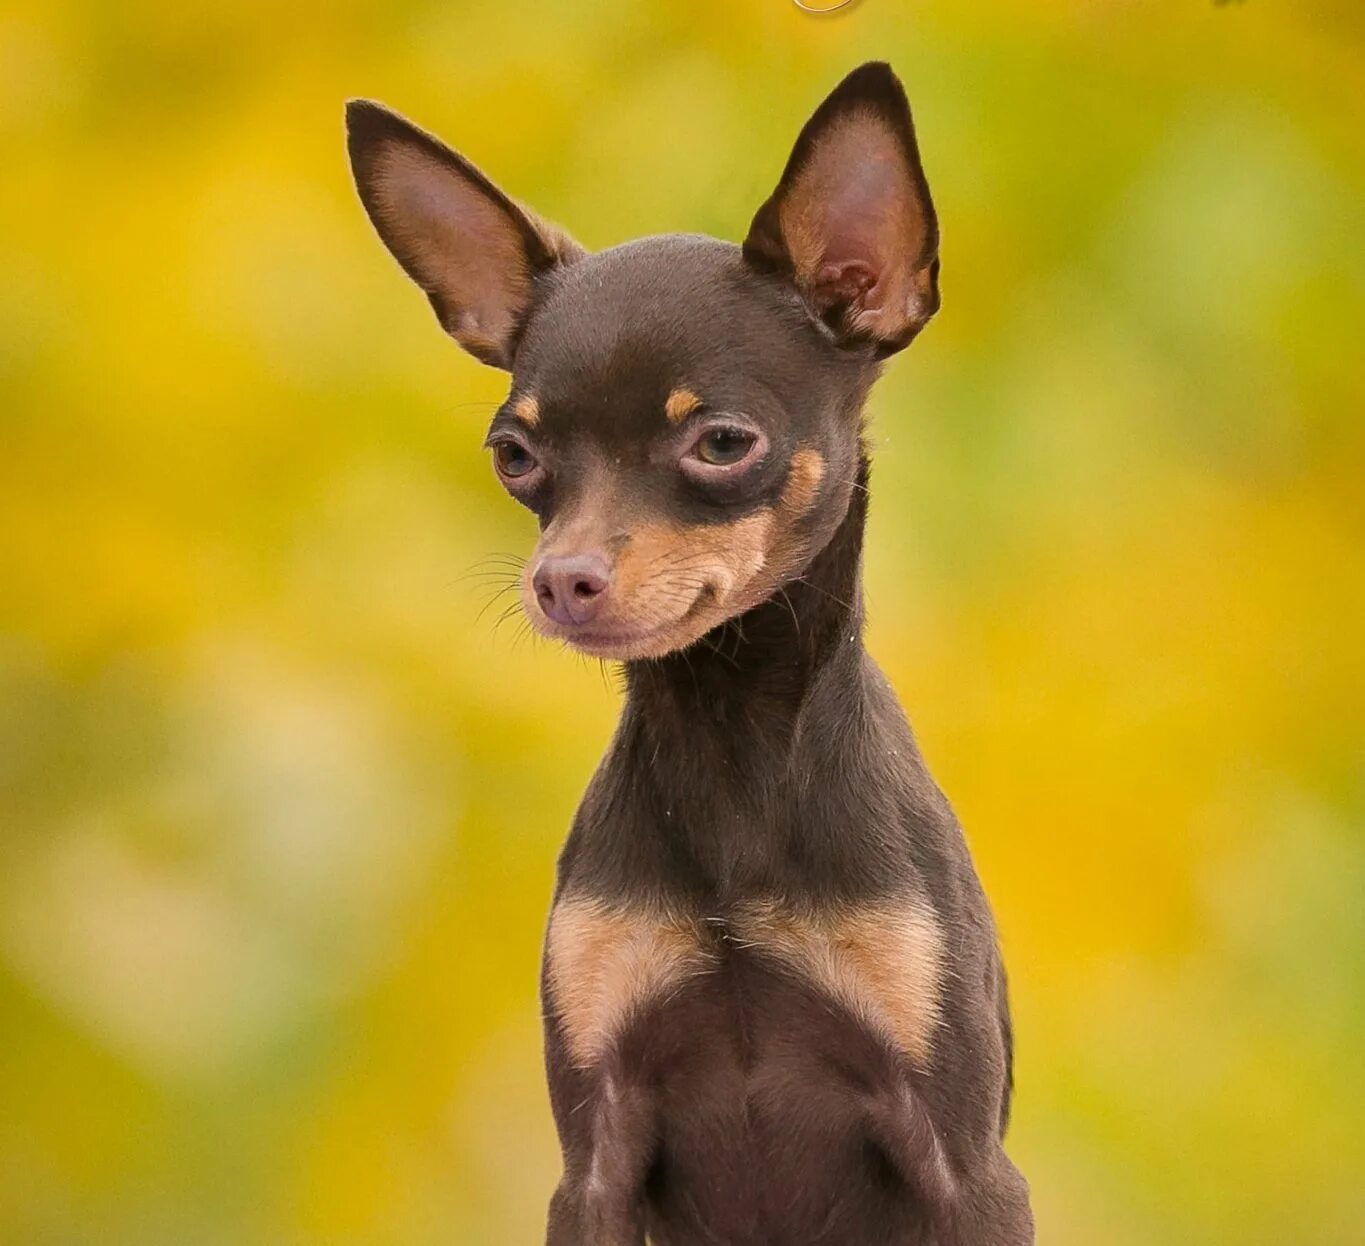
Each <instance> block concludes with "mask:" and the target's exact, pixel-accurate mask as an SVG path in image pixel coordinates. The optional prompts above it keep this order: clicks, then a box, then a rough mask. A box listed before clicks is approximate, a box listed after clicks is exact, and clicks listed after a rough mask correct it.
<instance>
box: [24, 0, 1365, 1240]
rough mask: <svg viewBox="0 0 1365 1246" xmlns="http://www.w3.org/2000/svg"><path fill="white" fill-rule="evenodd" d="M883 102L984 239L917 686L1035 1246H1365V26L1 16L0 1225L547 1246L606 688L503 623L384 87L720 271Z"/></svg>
mask: <svg viewBox="0 0 1365 1246" xmlns="http://www.w3.org/2000/svg"><path fill="white" fill-rule="evenodd" d="M872 57H877V58H886V59H890V60H891V61H892V62H893V63H894V64H895V65H896V66H897V68H898V69H899V70H900V71H901V73H902V74H903V76H904V77H905V79H906V82H907V84H908V87H909V90H910V93H911V97H912V100H913V102H914V105H915V109H916V114H917V118H918V122H919V127H920V130H921V139H922V144H923V148H924V156H925V161H926V165H927V167H928V169H929V172H930V176H931V179H932V181H933V185H934V190H935V195H936V198H937V200H938V204H939V209H940V214H941V217H942V220H943V227H944V238H945V242H944V277H943V284H944V291H945V307H944V311H943V313H942V314H941V316H940V318H939V319H938V320H937V321H936V322H935V324H934V325H933V327H932V329H931V330H930V331H929V332H928V333H926V334H925V335H924V337H923V338H922V339H921V340H920V342H918V343H917V344H916V346H915V347H914V349H913V350H912V351H911V352H910V353H909V355H908V356H906V357H904V358H902V359H900V360H898V361H896V363H895V364H894V365H893V366H892V368H891V370H890V373H889V376H888V377H887V379H886V381H885V382H884V383H883V385H882V387H881V388H880V389H879V391H878V392H877V394H876V396H875V399H874V423H873V430H874V434H875V439H876V445H877V471H876V483H875V489H874V502H875V505H874V514H873V519H872V525H871V534H870V550H869V559H868V564H869V565H868V579H869V596H870V601H871V608H872V613H873V620H872V644H873V647H874V649H875V651H876V653H877V654H878V656H879V657H880V658H881V659H882V661H883V662H884V664H885V665H886V667H887V669H888V671H889V673H890V674H891V676H892V678H893V679H894V681H895V683H896V685H897V687H898V689H899V690H900V693H901V695H902V697H903V699H904V701H905V703H906V705H907V707H908V709H909V711H910V713H911V716H912V718H913V720H914V721H915V724H916V726H917V729H918V732H919V734H920V737H921V741H922V743H923V746H924V748H925V750H926V752H927V754H928V756H929V759H930V761H931V764H932V765H933V766H934V768H935V771H936V773H937V775H938V776H939V778H940V780H941V781H942V783H943V784H944V786H945V787H946V789H947V791H948V792H949V794H950V795H951V797H952V798H953V800H954V802H955V803H956V806H957V808H958V811H959V813H960V814H961V816H962V818H963V821H964V823H965V825H966V826H967V828H968V831H969V834H970V837H971V840H972V843H973V847H974V850H975V853H976V856H977V861H978V864H979V867H980V870H981V872H982V874H983V876H984V878H985V881H986V884H987V887H988V889H989V891H990V893H991V895H992V897H993V900H994V903H995V906H996V909H997V912H998V915H999V920H1000V925H1001V929H1002V934H1003V939H1004V942H1005V948H1006V954H1007V957H1008V960H1009V964H1010V967H1011V972H1012V977H1013V984H1014V999H1015V1006H1016V1011H1017V1018H1018V1029H1019V1034H1020V1055H1019V1067H1018V1076H1019V1095H1018V1106H1017V1111H1016V1117H1015V1125H1014V1129H1013V1134H1012V1144H1011V1145H1012V1150H1013V1153H1014V1155H1015V1157H1016V1158H1017V1160H1018V1162H1019V1164H1020V1166H1021V1167H1022V1168H1023V1169H1024V1171H1025V1172H1026V1173H1027V1175H1028V1176H1029V1177H1030V1179H1031V1181H1032V1183H1033V1187H1034V1192H1035V1197H1036V1205H1037V1212H1038V1217H1039V1222H1040V1237H1041V1240H1042V1241H1043V1242H1046V1243H1049V1244H1050V1246H1068V1244H1075V1246H1082V1244H1083V1246H1093V1244H1094V1243H1097V1242H1102V1243H1105V1244H1106V1246H1152V1244H1154V1243H1163V1244H1164V1243H1170V1244H1172V1246H1177V1244H1184V1243H1191V1242H1197V1243H1205V1242H1207V1243H1246V1244H1248V1246H1252V1244H1257V1243H1264V1244H1265V1246H1271V1244H1272V1243H1273V1244H1274V1246H1281V1244H1282V1243H1284V1242H1288V1241H1303V1242H1321V1243H1347V1242H1357V1241H1361V1240H1365V1180H1363V1179H1362V1173H1361V1165H1362V1156H1365V1130H1363V1129H1362V1125H1361V1122H1362V1120H1365V1083H1362V1081H1361V1078H1360V1076H1359V1061H1360V1054H1361V1050H1362V1040H1365V987H1363V985H1362V984H1365V906H1363V905H1362V900H1361V897H1362V895H1365V837H1363V836H1362V828H1363V826H1365V767H1362V759H1363V758H1365V722H1363V721H1362V719H1363V717H1365V715H1363V712H1362V698H1361V690H1362V685H1363V684H1365V678H1363V677H1365V657H1363V656H1362V652H1363V647H1362V644H1361V640H1362V620H1363V619H1365V542H1363V541H1362V536H1363V535H1365V532H1363V530H1365V501H1363V498H1365V491H1363V490H1362V449H1365V422H1363V421H1362V418H1361V416H1362V409H1363V408H1365V401H1363V400H1365V380H1363V379H1362V377H1363V375H1365V374H1363V373H1362V369H1361V366H1360V361H1361V347H1360V339H1361V332H1362V327H1363V326H1365V314H1363V313H1365V207H1363V205H1365V117H1363V116H1362V105H1361V101H1362V95H1361V83H1362V80H1363V79H1365V14H1362V10H1361V7H1360V5H1359V4H1358V3H1357V2H1355V0H1336V2H1332V0H1318V2H1316V3H1313V2H1309V0H1300V2H1299V3H1296V4H1293V5H1290V4H1286V3H1274V2H1272V0H1246V3H1240V4H1225V5H1219V4H1213V3H1207V2H1206V0H1181V2H1180V3H1166V4H1150V3H1149V4H1137V3H1120V2H1119V0H1061V2H1059V3H1055V4H1050V5H1039V4H1034V3H1027V2H1026V0H914V2H913V3H912V2H910V0H861V3H859V4H857V5H856V6H855V7H854V8H852V9H851V10H848V11H846V12H844V13H843V14H841V15H840V16H839V17H837V18H824V19H821V18H813V17H808V16H804V15H802V14H801V13H799V12H798V11H797V10H796V8H795V6H794V5H793V4H792V3H791V0H744V2H743V3H742V4H740V3H736V2H735V0H728V2H724V3H723V2H722V0H695V2H693V3H685V2H684V0H582V2H579V3H573V4H552V3H550V2H549V0H542V2H540V3H536V2H534V0H500V2H498V3H491V2H486V3H468V2H460V3H452V2H451V0H444V2H442V3H433V2H424V3H412V2H410V0H405V2H400V3H383V4H380V3H375V2H369V3H344V4H329V5H322V4H309V3H305V4H298V5H280V4H265V3H259V2H258V0H237V2H234V3H216V4H209V5H206V6H186V5H179V4H172V3H169V0H130V2H127V3H123V4H119V5H112V4H96V3H90V2H88V0H87V2H85V3H81V2H79V0H64V2H60V3H54V4H47V5H43V6H38V5H36V4H32V3H30V4H29V5H27V6H21V7H19V8H17V9H15V8H12V7H3V8H0V157H3V167H4V169H5V170H6V178H5V193H4V194H3V195H0V219H3V225H4V228H3V229H2V230H0V272H3V275H4V279H3V282H0V421H3V422H2V423H0V434H2V436H0V450H2V451H3V452H2V453H0V586H2V587H0V1021H2V1022H3V1037H2V1040H0V1052H2V1053H3V1055H2V1056H0V1239H3V1240H4V1241H6V1242H14V1243H16V1244H20V1243H22V1244H24V1246H29V1244H47V1243H54V1244H56V1243H63V1244H64V1243H73V1244H74V1243H82V1244H83V1243H91V1242H99V1243H101V1244H102V1246H161V1244H165V1246H172V1244H174V1246H187V1244H193V1246H200V1244H203V1246H212V1244H216V1243H224V1244H227V1243H233V1244H238V1243H261V1244H267V1246H273V1244H275V1243H281V1244H286V1243H287V1244H291V1246H292V1244H294V1243H299V1244H303V1243H356V1244H362V1243H363V1244H365V1246H369V1244H374V1246H381V1244H383V1246H388V1244H393V1246H399V1244H402V1246H422V1244H425V1243H432V1244H435V1243H443V1244H451V1243H474V1244H482V1243H519V1242H532V1241H535V1240H536V1238H537V1234H538V1232H539V1228H540V1224H541V1217H542V1208H543V1205H544V1201H545V1199H546V1197H547V1195H548V1193H549V1191H550V1189H551V1188H552V1185H553V1183H554V1180H555V1178H556V1175H557V1152H556V1148H555V1145H554V1141H553V1135H552V1130H551V1125H550V1120H549V1115H548V1110H547V1107H546V1103H545V1098H544V1094H543V1092H542V1089H541V1071H540V1065H539V1033H538V1007H537V1002H536V995H535V987H536V981H537V960H538V954H539V942H540V935H541V929H542V923H543V916H544V912H545V909H546V902H547V897H548V892H549V887H550V881H551V871H552V862H553V858H554V853H555V850H556V846H557V843H558V841H559V839H560V836H561V834H562V832H563V829H564V827H565V825H566V823H567V820H568V818H569V816H570V813H571V811H572V809H573V806H574V804H575V801H576V799H577V796H578V793H579V792H580V790H581V788H582V786H583V784H584V782H585V780H586V778H587V776H588V775H589V774H590V772H591V769H592V766H593V764H594V761H595V758H596V756H597V754H598V752H599V751H600V749H601V747H602V746H603V744H604V742H605V739H606V737H607V734H608V732H609V730H610V726H611V722H612V718H613V715H614V713H615V708H616V694H615V692H614V690H613V689H612V687H611V685H610V681H609V680H607V679H604V678H603V675H602V673H601V672H600V671H599V669H598V668H597V667H596V666H595V665H591V664H587V663H582V662H579V661H577V660H575V659H573V658H570V657H567V656H565V655H564V654H562V653H560V652H558V651H555V650H552V649H546V648H543V647H537V646H535V645H534V644H530V643H525V642H520V641H518V640H517V639H516V636H515V626H514V624H509V625H507V626H502V627H495V626H494V623H493V619H494V617H495V616H496V613H497V611H496V609H495V610H493V611H490V612H489V613H487V614H485V615H483V617H482V618H480V617H479V611H480V608H481V607H482V606H483V604H484V601H485V598H486V595H487V594H486V593H485V591H484V590H483V588H482V586H481V583H480V582H479V581H478V580H471V579H468V578H462V576H464V574H465V573H466V572H467V571H468V570H469V569H470V567H471V566H473V565H474V564H475V563H476V562H477V561H478V560H479V559H480V558H481V557H483V556H485V555H488V554H490V553H492V552H495V551H501V552H525V551H526V550H527V549H528V547H529V544H530V542H531V539H532V531H531V524H530V521H529V518H528V516H526V515H525V513H524V512H522V511H520V510H519V509H518V508H517V507H515V506H514V505H513V504H512V503H511V502H509V501H508V500H506V499H505V498H504V497H502V496H501V495H500V493H499V490H498V488H497V487H496V485H495V483H494V481H493V478H492V475H491V473H490V471H489V470H488V466H487V464H486V463H485V462H484V458H483V455H482V454H481V453H480V451H479V449H478V443H479V440H480V438H481V436H482V432H483V426H484V422H485V419H486V417H487V415H488V414H489V412H490V411H491V409H492V407H493V405H494V404H495V403H497V402H498V401H499V400H500V398H501V396H502V394H503V392H504V381H503V378H502V377H501V376H500V375H499V374H497V373H494V372H491V371H489V370H486V369H483V368H481V367H480V366H479V365H477V364H475V363H473V362H471V361H469V360H467V359H465V358H463V357H462V356H460V355H459V354H458V353H457V351H456V350H455V349H454V348H453V347H452V346H451V345H450V344H449V343H448V342H447V341H445V340H444V339H443V338H442V337H441V335H440V334H439V332H438V331H437V329H436V327H435V324H434V322H433V321H432V319H431V318H430V316H429V314H428V312H427V310H426V308H425V306H424V305H423V303H422V300H421V299H420V297H419V296H418V295H417V294H416V293H415V292H414V291H413V290H412V289H411V288H409V287H407V286H406V285H405V284H404V283H403V282H402V281H401V279H400V277H399V274H398V272H397V270H396V268H395V267H394V266H393V264H392V263H391V261H390V260H389V259H388V258H387V257H386V256H385V255H384V254H383V253H382V252H381V250H380V248H379V246H378V244H377V242H376V240H375V239H374V238H373V237H372V236H371V233H370V230H369V226H368V225H367V223H366V222H365V220H364V218H363V216H362V214H361V212H360V210H359V208H358V206H357V204H356V203H355V201H354V198H353V193H352V191H351V188H350V185H349V182H348V179H347V173H346V168H345V163H344V160H343V154H342V144H341V103H342V100H343V99H344V98H345V97H346V96H349V95H370V96H374V97H377V98H380V99H383V100H386V101H388V102H389V103H391V104H393V105H394V106H396V107H398V108H400V109H402V110H403V111H406V112H407V113H409V114H410V115H411V116H413V117H414V118H416V119H418V120H419V121H421V122H422V123H424V124H426V125H428V126H430V127H432V128H434V129H436V130H437V131H439V132H440V133H442V134H443V135H445V136H446V137H448V138H449V139H450V140H451V141H452V142H453V143H455V144H456V145H457V146H459V147H460V148H461V149H462V150H464V151H465V152H466V153H467V154H469V155H470V156H471V157H472V158H474V159H475V160H476V161H478V162H480V163H482V164H483V165H484V166H485V167H486V168H487V169H488V170H489V171H490V172H491V173H492V174H493V175H494V176H495V177H496V178H498V179H499V180H500V181H501V182H503V184H505V185H506V186H507V187H508V188H509V189H510V190H512V191H513V193H515V194H517V195H519V196H521V197H524V198H526V199H528V200H529V201H531V202H533V203H534V204H535V205H536V206H537V207H538V208H539V209H541V210H542V211H543V212H544V213H545V214H547V215H549V216H551V217H554V218H556V219H558V220H561V221H563V222H564V223H565V224H567V225H568V226H569V227H570V228H571V229H572V230H573V231H575V232H576V233H577V234H578V235H579V236H580V237H581V238H582V239H583V240H584V241H585V242H586V243H588V244H589V245H591V246H605V245H609V244H611V243H613V242H616V241H620V240H623V239H625V238H627V237H631V236H635V235H639V234H642V233H650V232H658V231H666V230H705V231H708V232H713V233H716V234H719V235H721V236H723V237H729V238H737V237H739V236H740V235H741V234H742V231H743V229H744V227H745V225H746V224H747V222H748V218H749V215H750V214H751V212H752V211H753V209H754V208H755V207H756V205H757V204H758V203H759V202H760V201H761V200H762V198H763V197H764V196H765V195H766V193H767V192H768V190H769V189H770V188H771V185H772V183H773V182H774V180H775V178H776V176H777V173H778V171H779V169H780V167H781V164H782V162H783V160H784V159H785V155H786V152H787V150H788V147H789V144H790V142H791V140H792V138H793V137H794V135H795V133H796V130H797V128H798V126H799V124H800V123H801V121H802V120H803V119H804V117H805V116H806V114H807V113H808V112H809V110H810V109H811V108H812V107H813V106H814V105H815V103H816V102H817V100H818V99H819V98H820V96H821V95H822V94H823V93H824V91H826V90H827V89H828V88H829V87H830V86H832V85H833V83H834V82H835V81H836V80H837V79H838V78H839V77H840V76H841V75H842V74H843V73H844V72H845V71H846V70H847V69H848V68H850V67H851V66H852V65H854V64H856V63H858V62H859V61H861V60H864V59H868V58H872Z"/></svg>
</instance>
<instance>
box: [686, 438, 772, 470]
mask: <svg viewBox="0 0 1365 1246" xmlns="http://www.w3.org/2000/svg"><path fill="white" fill-rule="evenodd" d="M757 440H758V438H757V437H756V436H754V434H753V433H750V432H746V431H745V430H744V429H742V428H712V429H708V430H707V431H706V432H704V433H703V434H702V435H701V437H700V438H699V439H698V441H697V444H696V446H695V447H693V450H692V453H693V454H695V455H696V456H697V458H699V459H700V460H701V461H702V462H703V463H709V464H710V465H711V466H712V467H729V466H730V465H731V464H734V463H738V462H740V461H741V460H742V459H744V458H746V457H748V454H749V451H750V450H752V449H753V448H754V443H755V442H756V441H757Z"/></svg>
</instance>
